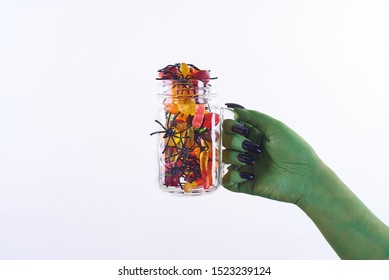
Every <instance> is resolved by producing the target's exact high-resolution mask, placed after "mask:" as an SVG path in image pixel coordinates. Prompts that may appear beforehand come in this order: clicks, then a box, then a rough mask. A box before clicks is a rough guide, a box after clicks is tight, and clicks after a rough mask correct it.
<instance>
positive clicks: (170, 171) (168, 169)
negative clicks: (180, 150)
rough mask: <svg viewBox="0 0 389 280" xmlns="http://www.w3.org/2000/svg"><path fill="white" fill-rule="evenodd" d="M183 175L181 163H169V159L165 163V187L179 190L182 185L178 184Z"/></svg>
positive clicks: (183, 169)
mask: <svg viewBox="0 0 389 280" xmlns="http://www.w3.org/2000/svg"><path fill="white" fill-rule="evenodd" d="M184 173H185V166H184V165H183V164H182V162H181V161H175V162H173V163H172V162H171V161H170V160H169V159H167V160H166V161H165V185H166V186H172V187H176V186H180V187H181V189H182V188H183V187H182V183H181V182H180V178H181V177H182V176H183V175H184Z"/></svg>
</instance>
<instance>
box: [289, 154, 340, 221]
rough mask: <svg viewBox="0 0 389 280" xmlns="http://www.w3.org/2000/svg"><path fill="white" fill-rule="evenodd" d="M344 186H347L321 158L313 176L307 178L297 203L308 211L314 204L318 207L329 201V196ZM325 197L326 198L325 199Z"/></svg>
mask: <svg viewBox="0 0 389 280" xmlns="http://www.w3.org/2000/svg"><path fill="white" fill-rule="evenodd" d="M343 188H345V185H344V183H343V182H342V181H341V180H340V179H339V177H338V176H337V175H336V174H335V173H334V172H333V171H332V170H331V168H329V167H328V166H327V165H326V164H325V163H324V162H322V161H321V160H320V161H319V163H318V164H317V166H316V168H315V169H314V171H313V172H312V174H311V176H310V177H309V178H307V180H306V182H305V186H304V190H305V191H304V193H303V195H302V196H301V198H300V199H299V200H298V201H297V203H296V205H297V206H298V207H299V208H301V209H302V210H303V211H304V212H307V211H308V210H309V209H310V208H311V207H312V206H313V207H315V206H316V207H317V206H319V205H320V204H323V202H328V198H329V197H331V196H333V195H334V194H335V193H336V192H338V191H341V189H343ZM323 198H326V199H324V200H323ZM307 214H308V213H307Z"/></svg>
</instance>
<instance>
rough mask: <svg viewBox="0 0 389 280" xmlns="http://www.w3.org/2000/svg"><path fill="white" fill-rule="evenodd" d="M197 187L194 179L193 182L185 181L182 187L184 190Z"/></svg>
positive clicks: (187, 190)
mask: <svg viewBox="0 0 389 280" xmlns="http://www.w3.org/2000/svg"><path fill="white" fill-rule="evenodd" d="M195 188H197V182H196V181H194V182H192V183H191V182H186V183H185V185H184V187H183V189H184V192H190V191H191V190H192V189H195Z"/></svg>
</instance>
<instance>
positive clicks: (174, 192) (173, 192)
mask: <svg viewBox="0 0 389 280" xmlns="http://www.w3.org/2000/svg"><path fill="white" fill-rule="evenodd" d="M160 189H161V190H162V191H163V192H164V193H165V194H167V195H172V196H201V195H209V194H212V193H214V192H215V191H216V190H217V189H218V186H214V187H211V188H209V190H204V189H196V190H191V191H190V192H185V191H184V190H183V189H181V188H176V187H174V188H173V187H166V186H160Z"/></svg>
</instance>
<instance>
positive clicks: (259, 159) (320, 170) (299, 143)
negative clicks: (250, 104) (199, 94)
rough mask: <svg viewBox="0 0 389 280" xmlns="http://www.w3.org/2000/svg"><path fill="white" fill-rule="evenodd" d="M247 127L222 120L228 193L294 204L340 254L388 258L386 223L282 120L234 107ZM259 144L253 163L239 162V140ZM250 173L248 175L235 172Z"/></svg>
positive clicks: (355, 257) (388, 245) (361, 257)
mask: <svg viewBox="0 0 389 280" xmlns="http://www.w3.org/2000/svg"><path fill="white" fill-rule="evenodd" d="M234 112H235V113H236V115H237V116H238V119H237V120H238V121H239V122H241V123H242V122H243V123H244V125H245V127H248V128H249V135H248V137H247V138H245V137H244V136H241V135H239V134H236V133H233V132H232V126H233V125H236V124H238V122H237V121H234V120H230V119H227V120H225V121H224V122H223V135H222V137H223V138H222V141H223V146H224V147H225V148H226V150H224V151H223V162H224V163H227V164H231V165H230V167H229V168H228V172H227V174H225V176H224V177H223V186H224V187H225V188H226V189H228V190H230V191H234V192H241V193H247V194H251V195H258V196H261V197H266V198H270V199H274V200H278V201H283V202H289V203H293V204H296V205H297V206H298V207H299V208H300V209H302V210H303V211H304V212H305V213H306V214H307V215H308V216H309V217H310V218H311V219H312V221H313V222H314V223H315V224H316V226H317V227H318V228H319V230H320V231H321V233H322V234H323V236H324V237H325V238H326V239H327V241H328V243H329V244H330V245H331V246H332V248H333V249H334V250H335V252H336V253H337V254H338V256H339V257H340V258H341V259H365V260H366V259H389V228H388V227H387V226H386V225H385V224H384V223H382V222H381V221H380V220H379V219H378V218H377V217H376V216H375V215H374V214H373V213H372V212H371V211H370V210H369V209H368V208H367V207H366V206H365V205H364V204H363V203H362V202H361V201H360V200H359V199H358V197H356V196H355V195H354V194H353V193H352V192H351V190H350V189H349V188H347V186H346V185H345V184H344V183H343V182H342V181H341V180H340V179H339V178H338V176H337V175H336V174H335V173H334V172H333V171H332V170H331V169H330V168H329V167H328V166H327V165H326V164H325V163H324V162H323V161H322V160H321V159H320V158H319V157H318V156H317V154H316V153H315V151H314V150H313V149H312V148H311V147H310V145H309V144H308V143H307V142H305V141H304V139H302V138H301V137H300V136H299V135H297V134H296V133H295V132H294V131H293V130H291V129H290V128H289V127H287V126H286V125H285V124H283V123H282V122H280V121H278V120H275V119H273V118H271V117H269V116H267V115H265V114H262V113H260V112H257V111H253V110H247V109H237V108H235V109H234ZM247 139H249V140H250V141H252V142H254V143H256V144H258V145H260V147H261V151H262V152H261V153H260V154H254V153H251V152H249V153H248V155H249V156H251V157H252V158H253V159H254V160H255V163H254V165H247V164H244V163H241V162H240V161H239V160H238V158H237V156H238V155H239V154H240V153H242V152H245V150H244V149H243V148H242V142H243V141H244V140H247ZM240 171H244V172H249V173H252V174H254V176H255V177H254V180H246V179H242V178H241V177H240V174H239V172H240Z"/></svg>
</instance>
